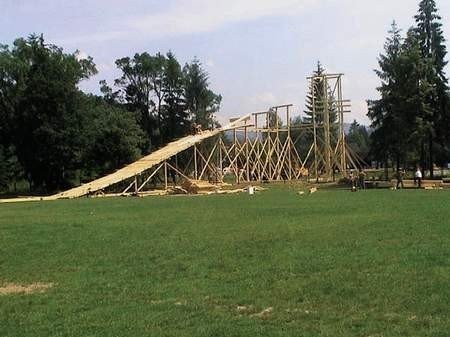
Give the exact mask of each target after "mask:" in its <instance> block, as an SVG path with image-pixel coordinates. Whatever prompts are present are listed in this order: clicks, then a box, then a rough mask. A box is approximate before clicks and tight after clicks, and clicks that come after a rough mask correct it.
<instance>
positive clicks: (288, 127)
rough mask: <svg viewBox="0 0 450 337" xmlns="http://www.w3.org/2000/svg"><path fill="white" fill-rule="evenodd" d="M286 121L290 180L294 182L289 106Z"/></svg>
mask: <svg viewBox="0 0 450 337" xmlns="http://www.w3.org/2000/svg"><path fill="white" fill-rule="evenodd" d="M286 120H287V140H286V141H287V142H288V144H287V146H288V148H287V151H288V166H289V180H292V156H291V151H292V147H291V146H292V140H291V119H290V114H289V106H287V107H286Z"/></svg>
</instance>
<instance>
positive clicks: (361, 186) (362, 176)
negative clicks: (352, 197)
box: [358, 169, 366, 190]
mask: <svg viewBox="0 0 450 337" xmlns="http://www.w3.org/2000/svg"><path fill="white" fill-rule="evenodd" d="M358 183H359V189H361V190H365V189H366V172H365V171H364V169H361V171H359V175H358Z"/></svg>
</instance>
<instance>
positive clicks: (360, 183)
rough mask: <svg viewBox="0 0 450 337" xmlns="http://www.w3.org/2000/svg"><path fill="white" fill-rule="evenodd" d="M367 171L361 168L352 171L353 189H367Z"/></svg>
mask: <svg viewBox="0 0 450 337" xmlns="http://www.w3.org/2000/svg"><path fill="white" fill-rule="evenodd" d="M366 176H367V174H366V172H365V171H364V170H363V169H361V170H359V171H356V172H353V170H352V171H350V176H349V178H350V182H351V184H352V191H356V190H357V189H358V188H359V189H360V190H365V189H366Z"/></svg>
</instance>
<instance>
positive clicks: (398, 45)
mask: <svg viewBox="0 0 450 337" xmlns="http://www.w3.org/2000/svg"><path fill="white" fill-rule="evenodd" d="M384 52H385V53H384V54H381V55H380V56H379V59H378V64H379V67H380V69H378V70H375V73H376V74H377V76H378V77H379V78H380V80H381V86H380V87H378V88H377V90H378V92H379V93H380V96H381V98H380V99H379V100H375V101H369V102H368V105H369V112H368V116H369V118H370V119H371V121H372V128H373V129H374V132H373V133H372V135H371V137H372V144H373V148H372V153H373V155H374V156H375V158H378V159H379V160H381V161H383V162H384V163H385V166H387V162H388V159H389V157H392V158H395V159H396V161H397V166H400V161H401V160H402V154H403V153H404V151H405V148H404V147H405V146H406V145H405V144H406V139H405V138H404V137H402V133H403V131H405V130H407V129H406V126H405V124H404V121H405V119H406V116H405V114H404V109H403V108H404V107H403V106H402V103H403V102H402V99H401V97H400V96H401V90H400V89H401V87H402V85H403V80H402V78H401V76H402V71H401V67H400V64H401V58H402V38H401V35H400V29H399V28H398V26H397V24H396V23H395V22H393V23H392V26H391V29H390V31H389V37H388V38H387V40H386V43H385V45H384Z"/></svg>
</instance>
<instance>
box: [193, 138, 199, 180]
mask: <svg viewBox="0 0 450 337" xmlns="http://www.w3.org/2000/svg"><path fill="white" fill-rule="evenodd" d="M194 179H195V180H197V179H198V166H197V144H194Z"/></svg>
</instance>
